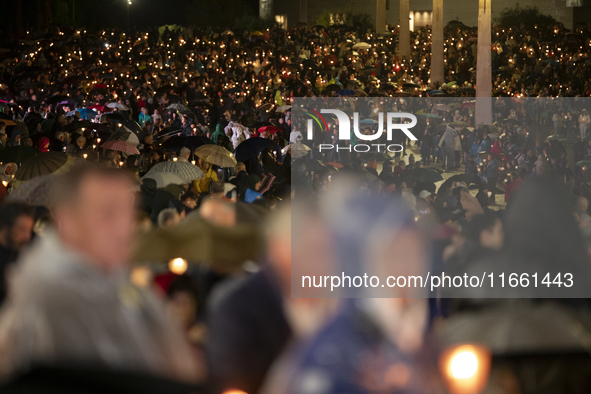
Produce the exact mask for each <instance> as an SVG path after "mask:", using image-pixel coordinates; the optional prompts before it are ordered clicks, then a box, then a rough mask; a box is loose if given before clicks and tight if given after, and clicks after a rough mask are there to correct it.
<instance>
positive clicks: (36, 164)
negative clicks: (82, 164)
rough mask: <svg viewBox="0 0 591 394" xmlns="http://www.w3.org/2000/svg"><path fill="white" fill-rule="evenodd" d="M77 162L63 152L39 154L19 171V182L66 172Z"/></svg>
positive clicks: (27, 161) (25, 163)
mask: <svg viewBox="0 0 591 394" xmlns="http://www.w3.org/2000/svg"><path fill="white" fill-rule="evenodd" d="M75 162H76V160H75V159H74V158H73V157H71V156H68V155H66V154H65V153H61V152H39V153H35V156H33V157H30V158H29V159H27V160H26V161H25V162H24V163H23V164H22V165H21V167H20V168H19V169H18V170H17V172H16V174H15V176H14V178H15V180H17V181H28V180H31V179H33V178H35V177H38V176H41V175H49V174H58V173H63V172H66V171H67V170H68V169H69V168H70V167H71V166H72V165H73V164H74V163H75Z"/></svg>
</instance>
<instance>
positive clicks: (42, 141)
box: [37, 137, 49, 152]
mask: <svg viewBox="0 0 591 394" xmlns="http://www.w3.org/2000/svg"><path fill="white" fill-rule="evenodd" d="M37 148H38V149H39V150H40V151H41V152H49V138H47V137H41V138H39V142H37Z"/></svg>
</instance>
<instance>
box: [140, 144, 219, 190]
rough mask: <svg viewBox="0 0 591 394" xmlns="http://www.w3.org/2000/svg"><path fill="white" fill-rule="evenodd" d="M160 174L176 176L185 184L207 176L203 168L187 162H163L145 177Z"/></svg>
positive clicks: (151, 169)
mask: <svg viewBox="0 0 591 394" xmlns="http://www.w3.org/2000/svg"><path fill="white" fill-rule="evenodd" d="M214 146H215V145H214ZM160 172H163V173H168V172H170V173H173V174H176V175H178V176H179V177H180V178H181V179H183V180H184V183H191V182H193V181H195V180H197V179H201V178H203V177H204V176H205V174H204V173H203V171H201V168H199V167H197V166H194V165H193V164H191V163H187V162H186V161H163V162H161V163H158V164H156V165H155V166H154V167H152V168H150V171H148V173H147V174H146V176H145V177H148V175H151V174H156V173H160ZM145 177H144V178H145Z"/></svg>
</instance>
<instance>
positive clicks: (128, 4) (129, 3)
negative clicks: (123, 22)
mask: <svg viewBox="0 0 591 394" xmlns="http://www.w3.org/2000/svg"><path fill="white" fill-rule="evenodd" d="M130 5H131V0H127V31H128V32H129V31H130V30H129V6H130Z"/></svg>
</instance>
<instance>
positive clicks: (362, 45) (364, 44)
mask: <svg viewBox="0 0 591 394" xmlns="http://www.w3.org/2000/svg"><path fill="white" fill-rule="evenodd" d="M353 48H354V49H369V48H371V45H369V44H368V43H367V42H358V43H357V44H355V45H353Z"/></svg>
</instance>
